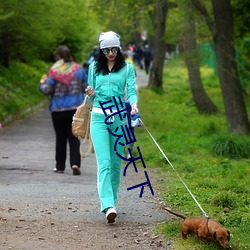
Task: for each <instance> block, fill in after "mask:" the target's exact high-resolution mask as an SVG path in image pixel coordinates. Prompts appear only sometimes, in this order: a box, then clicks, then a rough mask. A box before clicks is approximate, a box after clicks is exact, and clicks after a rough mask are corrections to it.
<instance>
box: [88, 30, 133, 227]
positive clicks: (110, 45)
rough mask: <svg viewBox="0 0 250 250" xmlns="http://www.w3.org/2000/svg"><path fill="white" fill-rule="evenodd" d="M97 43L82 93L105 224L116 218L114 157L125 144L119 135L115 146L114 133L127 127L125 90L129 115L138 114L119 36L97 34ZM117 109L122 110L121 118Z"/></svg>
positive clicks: (117, 168) (118, 173)
mask: <svg viewBox="0 0 250 250" xmlns="http://www.w3.org/2000/svg"><path fill="white" fill-rule="evenodd" d="M99 42H100V54H99V57H98V59H97V60H96V61H95V62H94V63H92V64H91V65H90V67H89V74H88V83H89V86H88V87H87V89H86V93H87V94H88V95H89V96H91V99H93V101H94V102H93V109H92V114H91V125H90V133H91V138H92V140H93V145H94V150H95V155H96V160H97V169H98V171H97V180H98V182H97V188H98V194H99V198H100V202H101V211H102V212H103V213H105V214H106V218H107V221H108V223H113V222H114V221H115V218H116V216H117V212H116V207H115V205H116V202H117V199H118V189H119V186H120V179H121V168H122V159H121V158H120V157H119V156H118V155H117V154H120V155H121V156H122V155H123V148H124V146H123V145H124V144H125V143H126V142H125V138H124V136H123V137H121V138H120V139H119V143H117V144H116V141H117V138H116V136H115V135H114V134H116V133H117V132H116V131H117V128H121V126H125V125H128V120H127V117H126V116H124V114H125V113H126V112H127V111H126V109H124V102H125V100H124V90H125V88H126V90H127V97H128V100H129V102H130V105H131V114H132V115H133V114H136V113H137V112H138V108H137V95H136V88H135V71H134V67H133V65H132V64H130V63H126V62H125V60H124V58H123V55H122V53H121V47H120V36H119V35H118V34H116V33H115V32H112V31H108V32H104V33H102V34H101V35H100V37H99ZM120 101H121V102H120ZM105 104H106V105H105ZM101 105H103V106H108V107H106V111H107V112H108V113H106V115H107V114H109V116H110V114H114V115H113V116H112V115H111V118H109V119H108V121H106V118H107V116H106V115H105V113H104V110H105V109H104V108H103V106H101ZM122 106H123V108H122ZM111 107H113V108H111ZM118 110H120V111H122V112H121V117H120V116H119V113H118V112H117V111H118ZM108 129H109V130H110V131H109V130H108ZM120 130H121V129H120ZM120 130H119V131H120ZM112 133H113V134H112ZM122 144H123V145H122Z"/></svg>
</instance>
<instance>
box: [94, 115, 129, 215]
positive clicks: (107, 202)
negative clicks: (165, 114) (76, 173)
mask: <svg viewBox="0 0 250 250" xmlns="http://www.w3.org/2000/svg"><path fill="white" fill-rule="evenodd" d="M113 118H114V121H113V123H112V124H110V125H107V124H105V119H106V116H105V115H104V114H101V113H95V112H92V113H91V126H90V134H91V138H92V141H93V145H94V150H95V155H96V160H97V189H98V194H99V198H100V202H101V211H102V212H104V211H105V209H106V208H109V207H115V204H116V201H117V199H118V190H119V186H120V180H121V168H122V159H121V158H120V157H119V156H117V155H116V152H118V153H119V154H120V155H122V154H123V148H124V146H122V145H120V144H119V143H123V144H125V138H124V136H123V137H121V138H120V139H119V140H118V142H117V144H116V145H117V148H116V151H115V143H116V141H117V139H118V137H116V136H114V135H112V134H111V133H110V132H109V131H108V129H107V128H109V129H110V131H112V133H114V134H117V135H118V134H119V135H122V130H121V125H127V124H128V122H127V117H125V118H123V119H122V121H121V119H120V117H119V115H115V116H113ZM117 127H119V128H118V130H117V132H115V130H116V128H117Z"/></svg>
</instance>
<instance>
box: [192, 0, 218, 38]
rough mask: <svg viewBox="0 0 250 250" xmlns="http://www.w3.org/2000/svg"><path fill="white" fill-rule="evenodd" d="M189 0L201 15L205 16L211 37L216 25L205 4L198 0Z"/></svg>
mask: <svg viewBox="0 0 250 250" xmlns="http://www.w3.org/2000/svg"><path fill="white" fill-rule="evenodd" d="M190 1H191V2H192V4H193V5H194V7H195V8H196V9H197V10H198V11H199V12H200V13H201V15H202V16H203V17H204V18H205V20H206V23H207V26H208V28H209V30H210V31H211V33H212V35H213V37H215V35H216V27H215V24H214V22H213V20H212V18H211V17H210V15H209V13H208V11H207V9H206V7H205V5H204V4H203V3H202V2H201V1H200V0H190Z"/></svg>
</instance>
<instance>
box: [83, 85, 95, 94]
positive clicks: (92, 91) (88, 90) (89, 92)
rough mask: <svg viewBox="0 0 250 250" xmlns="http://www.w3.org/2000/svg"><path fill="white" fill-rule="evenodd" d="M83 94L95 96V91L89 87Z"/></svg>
mask: <svg viewBox="0 0 250 250" xmlns="http://www.w3.org/2000/svg"><path fill="white" fill-rule="evenodd" d="M85 92H86V94H87V95H88V96H95V90H94V89H93V88H92V87H90V86H88V87H87V88H86V89H85Z"/></svg>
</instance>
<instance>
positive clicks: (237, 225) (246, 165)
mask: <svg viewBox="0 0 250 250" xmlns="http://www.w3.org/2000/svg"><path fill="white" fill-rule="evenodd" d="M201 74H202V79H203V84H204V86H205V89H206V91H207V93H208V95H209V96H210V98H211V99H212V101H213V102H214V103H215V104H216V105H217V106H218V108H219V110H220V113H219V114H216V115H205V114H199V113H198V112H197V109H196V107H195V105H194V102H193V100H192V94H191V91H190V88H189V83H188V76H187V70H186V67H185V65H184V63H183V61H182V60H180V59H179V60H173V61H170V62H168V64H167V65H166V66H165V69H164V93H159V91H157V90H156V91H153V90H150V89H146V88H140V90H139V97H140V99H139V100H140V102H139V110H140V113H141V118H142V121H143V123H144V125H145V126H146V127H147V129H148V130H149V131H150V133H151V134H152V136H153V137H154V138H155V140H156V141H157V143H158V144H159V146H160V148H161V149H162V150H163V152H164V153H165V155H166V156H167V159H166V158H165V157H164V156H163V155H162V154H161V152H160V150H159V149H158V148H157V146H156V145H155V144H154V142H153V140H152V139H151V137H150V136H149V135H148V132H147V131H146V129H145V127H138V128H136V129H135V136H136V140H137V142H136V146H139V147H140V150H141V154H142V156H143V160H144V162H145V165H146V167H147V168H156V169H158V170H159V172H160V175H161V176H162V181H161V183H156V184H155V185H154V188H155V189H156V190H158V191H159V192H160V196H161V198H162V200H163V201H164V203H165V204H166V205H168V206H170V207H171V208H172V209H173V210H176V211H181V212H183V213H185V214H186V215H187V216H188V217H203V216H204V214H203V212H202V211H201V209H200V208H199V207H198V205H197V204H196V202H195V201H194V199H193V198H192V197H191V195H190V194H189V192H188V191H187V189H186V188H185V186H184V185H183V183H182V181H181V180H183V181H184V182H185V183H186V185H187V187H188V188H189V189H190V191H191V192H192V194H193V195H194V196H195V198H196V199H197V201H198V203H199V204H200V205H201V207H202V209H203V210H204V211H205V212H206V214H207V215H208V216H210V217H211V218H212V219H214V220H217V221H219V222H220V223H221V224H222V225H223V226H224V227H226V228H228V229H229V230H230V232H231V245H232V249H250V240H249V232H250V214H249V201H250V199H249V198H250V197H249V187H250V186H249V179H250V178H249V172H250V146H249V145H250V138H249V136H248V137H247V136H245V137H244V136H242V137H241V136H237V135H230V134H229V133H228V132H227V125H226V118H225V116H224V114H223V103H222V96H221V90H220V87H219V82H218V78H217V76H215V75H214V72H213V70H212V69H210V68H207V67H202V68H201ZM247 101H248V103H247V107H248V108H249V107H250V105H249V104H250V103H249V100H247ZM249 112H250V110H248V113H249ZM136 151H137V150H136V147H134V151H133V155H134V154H135V155H136V154H138V152H136ZM221 152H224V154H223V153H221ZM216 153H217V154H216ZM169 162H170V163H171V165H170V164H169ZM149 177H150V176H149ZM180 225H181V220H180V219H177V220H175V221H174V222H166V223H162V224H159V225H157V226H156V228H155V232H156V233H158V234H163V235H164V237H165V238H166V239H175V248H176V249H178V250H181V249H201V246H200V243H199V241H198V240H197V239H195V238H192V239H191V240H190V241H188V243H187V242H184V241H183V240H182V239H180V238H179V235H180ZM202 249H204V250H206V249H217V246H215V245H214V244H213V243H211V244H205V245H204V246H203V248H202Z"/></svg>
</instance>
